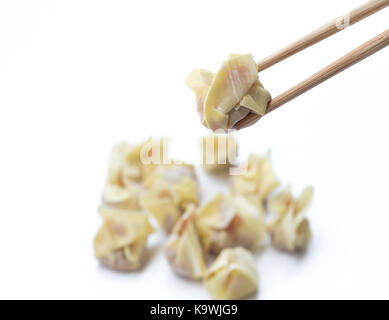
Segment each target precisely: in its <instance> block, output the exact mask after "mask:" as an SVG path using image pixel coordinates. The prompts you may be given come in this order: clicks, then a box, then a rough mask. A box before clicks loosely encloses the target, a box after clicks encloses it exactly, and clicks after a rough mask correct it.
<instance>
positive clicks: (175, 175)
mask: <svg viewBox="0 0 389 320" xmlns="http://www.w3.org/2000/svg"><path fill="white" fill-rule="evenodd" d="M145 184H146V186H147V187H151V186H153V185H158V184H167V185H169V186H170V188H171V189H172V190H174V192H175V193H176V195H177V197H178V206H179V207H185V206H186V205H188V204H190V203H193V204H197V203H198V201H199V195H198V183H197V177H196V172H195V169H194V166H193V165H189V164H184V163H183V164H169V165H160V166H157V167H156V168H155V170H154V172H153V173H152V174H151V175H150V177H149V178H148V179H147V180H146V181H145Z"/></svg>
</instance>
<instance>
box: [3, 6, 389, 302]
mask: <svg viewBox="0 0 389 320" xmlns="http://www.w3.org/2000/svg"><path fill="white" fill-rule="evenodd" d="M361 3H363V0H344V1H327V0H326V1H325V0H320V1H309V0H295V1H287V0H272V1H259V0H253V1H242V0H240V1H226V0H223V1H209V0H208V1H202V0H196V1H96V0H93V1H79V0H77V1H71V0H66V1H65V0H64V1H53V0H50V1H17V0H8V1H6V0H3V1H1V2H0V143H1V144H0V147H1V148H0V152H1V158H0V164H1V165H0V194H1V206H0V217H1V220H0V297H1V298H124V299H137V298H146V299H147V298H151V299H154V298H166V299H170V298H183V299H198V298H208V295H207V292H206V290H205V289H204V288H203V287H202V285H201V284H197V283H192V282H190V281H186V280H183V279H180V278H177V277H176V276H175V275H174V274H173V273H172V272H171V271H170V269H169V267H168V265H167V263H166V261H165V259H164V257H163V254H162V251H161V248H160V247H161V245H162V242H161V239H160V238H159V237H158V235H157V236H155V237H153V238H152V239H151V252H152V253H153V254H152V255H150V259H149V261H148V263H147V265H146V266H145V268H144V270H143V271H141V272H138V273H130V274H122V273H114V272H112V271H109V270H106V269H103V268H102V267H100V266H99V264H98V263H97V262H96V261H95V259H94V257H93V250H92V239H93V236H94V233H95V231H96V230H97V228H98V226H99V224H100V219H99V217H98V215H97V212H96V209H97V206H98V204H99V200H100V193H101V189H102V186H103V183H104V179H105V176H106V168H107V157H108V154H109V151H110V148H111V147H112V146H113V145H114V144H115V143H117V142H119V141H122V140H128V141H130V142H139V141H141V140H143V139H145V138H147V137H148V136H154V137H160V136H167V137H170V138H171V143H172V155H173V157H175V158H179V159H183V160H188V161H191V162H197V161H198V160H199V158H198V150H197V139H198V137H199V136H200V135H202V134H204V133H205V132H206V130H205V129H204V128H202V126H201V124H200V122H199V120H198V117H197V114H196V111H195V102H194V95H193V93H192V92H191V91H190V90H189V89H188V88H186V87H185V78H186V76H187V74H188V73H189V72H190V71H192V69H194V68H196V67H203V68H208V69H210V70H214V71H215V70H216V69H217V68H218V66H219V65H220V63H221V61H223V60H224V59H225V58H226V56H227V55H228V53H230V52H231V53H248V52H250V53H252V54H253V55H254V56H255V58H256V59H257V60H260V59H261V58H264V57H265V56H267V55H268V54H271V53H272V52H274V51H275V50H278V49H279V48H281V47H282V46H284V45H286V44H288V43H289V42H291V41H293V40H296V39H297V38H299V37H300V36H303V35H304V34H306V33H307V32H309V31H311V30H313V29H314V28H316V27H318V26H320V25H322V24H324V23H326V22H328V21H329V20H330V19H333V18H335V17H337V16H339V15H341V14H343V13H345V12H346V11H348V10H349V9H352V8H354V7H356V6H357V5H359V4H361ZM388 21H389V9H386V10H384V11H382V12H380V13H378V14H376V15H374V16H372V17H370V18H368V19H367V20H364V21H362V22H360V23H358V24H357V25H355V26H353V27H351V28H349V29H347V30H346V31H344V32H342V33H340V34H338V35H336V36H333V37H331V39H328V40H326V41H324V42H322V43H320V44H318V45H316V46H314V47H313V48H310V49H308V50H306V51H304V52H302V53H300V54H298V55H296V56H295V57H292V58H290V59H288V60H287V61H285V62H283V63H280V64H279V65H277V66H274V67H272V68H271V69H269V70H267V71H265V72H263V74H261V75H260V78H261V80H262V82H263V83H264V85H265V86H266V88H267V89H268V90H270V91H271V93H272V95H273V96H275V95H277V94H278V93H281V92H282V91H283V90H285V89H287V88H289V87H290V86H292V85H293V84H295V83H296V82H298V81H300V80H302V79H304V78H305V77H307V76H309V75H310V74H312V73H314V72H316V71H318V70H319V69H320V68H322V67H324V66H325V65H327V64H328V63H330V62H332V61H333V60H335V59H336V58H338V57H340V56H341V55H343V54H345V53H346V52H348V51H350V50H351V49H353V48H355V47H357V46H358V45H360V44H361V43H363V42H365V41H367V40H369V39H370V38H372V37H374V36H376V35H377V34H379V33H381V32H383V31H384V30H386V29H387V28H388ZM388 57H389V48H387V49H385V50H382V51H381V52H379V53H377V54H376V55H374V56H372V57H370V58H369V59H367V60H365V61H363V62H362V63H359V64H358V65H356V66H354V67H352V68H351V69H349V70H347V71H346V72H343V73H342V74H340V75H338V76H337V77H335V78H333V79H331V80H330V81H328V82H326V83H324V84H322V85H320V86H319V87H317V88H315V89H314V90H312V91H310V92H308V93H307V94H304V95H303V96H301V97H299V98H298V99H296V100H294V101H293V102H290V103H289V104H288V105H287V106H284V107H282V108H281V109H280V110H278V111H276V112H274V113H272V114H271V115H269V116H268V117H265V118H264V119H262V120H261V121H260V122H259V123H257V124H256V125H255V126H254V127H252V128H250V129H246V130H244V131H242V132H240V133H239V134H238V135H237V136H238V139H239V142H240V145H241V148H240V151H241V153H240V154H241V156H242V158H245V157H247V154H248V153H249V152H255V153H258V154H264V153H265V152H266V151H267V150H268V149H272V150H273V160H274V166H275V169H276V172H277V175H278V176H279V178H280V179H281V181H282V182H283V184H284V185H287V184H291V186H292V188H293V190H294V191H295V192H300V191H301V189H302V188H303V187H304V186H306V185H309V184H312V185H313V186H314V187H315V198H314V202H313V205H312V207H311V209H310V210H309V212H308V216H309V218H310V221H311V223H312V228H313V234H314V237H313V241H312V243H311V245H310V247H309V249H308V251H307V253H306V254H305V255H303V256H294V255H288V254H285V253H280V252H278V251H275V250H274V249H271V248H269V249H267V250H265V252H263V253H262V254H260V255H257V260H258V271H259V274H260V278H261V281H260V288H259V293H258V295H257V296H256V298H259V299H274V298H281V299H290V298H296V299H300V298H312V299H317V298H325V299H327V298H335V299H338V298H389V291H388V287H389V275H388V270H389V253H388V244H389V233H388V226H389V203H388V181H389V170H388V164H389V151H388V142H387V140H388V135H389V128H388V119H389V110H388V107H389V102H388V84H389V76H388V67H389V59H388ZM204 179H205V178H204V177H202V181H204ZM207 185H208V188H207V189H203V194H204V193H206V195H207V197H210V196H211V195H213V194H216V193H217V192H219V191H220V190H221V189H220V188H219V187H217V186H216V184H212V183H208V184H207ZM205 198H206V197H205ZM205 198H204V199H205Z"/></svg>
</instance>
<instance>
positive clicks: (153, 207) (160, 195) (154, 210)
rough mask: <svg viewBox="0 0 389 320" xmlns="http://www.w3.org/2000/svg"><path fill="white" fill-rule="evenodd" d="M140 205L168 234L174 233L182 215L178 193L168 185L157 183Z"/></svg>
mask: <svg viewBox="0 0 389 320" xmlns="http://www.w3.org/2000/svg"><path fill="white" fill-rule="evenodd" d="M140 203H141V206H142V208H144V209H145V210H146V211H147V212H148V213H149V214H150V215H151V216H152V217H154V218H155V220H157V222H158V223H159V225H160V226H161V227H162V228H163V229H164V230H165V232H166V233H170V232H171V231H172V228H173V226H174V225H175V223H176V222H177V221H178V219H179V217H180V216H181V214H182V211H181V209H180V206H179V198H178V196H177V193H176V192H175V191H174V190H173V189H172V188H171V187H170V186H169V185H168V184H166V183H162V182H157V183H155V184H154V185H153V186H152V187H151V188H150V189H149V190H148V191H147V193H146V194H145V195H144V196H143V197H142V198H141V200H140Z"/></svg>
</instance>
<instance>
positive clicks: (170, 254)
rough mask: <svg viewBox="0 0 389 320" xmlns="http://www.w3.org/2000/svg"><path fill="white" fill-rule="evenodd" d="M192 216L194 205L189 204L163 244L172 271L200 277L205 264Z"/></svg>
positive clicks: (184, 275)
mask: <svg viewBox="0 0 389 320" xmlns="http://www.w3.org/2000/svg"><path fill="white" fill-rule="evenodd" d="M194 218H195V207H194V206H192V205H190V206H189V207H188V209H187V211H186V213H185V214H184V215H183V216H182V217H181V218H180V219H179V220H178V222H177V223H176V225H175V226H174V229H173V232H172V233H171V235H170V236H169V238H168V240H167V243H166V245H165V253H166V257H167V260H168V262H169V264H170V266H171V267H172V269H173V271H174V272H176V273H177V274H179V275H180V276H183V277H186V278H189V279H201V278H202V277H203V276H204V273H205V271H206V264H205V257H204V252H203V249H202V246H201V243H200V240H199V236H198V234H197V230H196V226H195V223H194Z"/></svg>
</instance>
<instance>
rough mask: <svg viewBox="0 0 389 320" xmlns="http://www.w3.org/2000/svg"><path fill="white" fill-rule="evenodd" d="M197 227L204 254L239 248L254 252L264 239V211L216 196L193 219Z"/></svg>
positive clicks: (235, 198)
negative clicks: (205, 252)
mask: <svg viewBox="0 0 389 320" xmlns="http://www.w3.org/2000/svg"><path fill="white" fill-rule="evenodd" d="M196 226H197V229H198V231H199V235H200V239H201V241H202V244H203V246H204V249H205V250H206V251H209V252H211V253H216V254H217V253H219V252H220V251H221V250H222V249H224V248H230V247H236V246H242V247H246V248H249V249H256V248H258V247H260V246H261V245H262V244H263V241H264V239H265V235H266V224H265V216H264V211H263V209H261V208H260V207H258V206H256V205H254V204H252V203H251V202H250V201H248V200H247V199H245V198H244V197H242V196H239V195H237V196H226V195H222V194H220V195H217V196H216V197H214V198H213V199H212V200H211V201H209V202H208V203H207V204H205V205H204V206H203V207H202V208H201V209H200V210H199V212H198V214H197V216H196Z"/></svg>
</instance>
